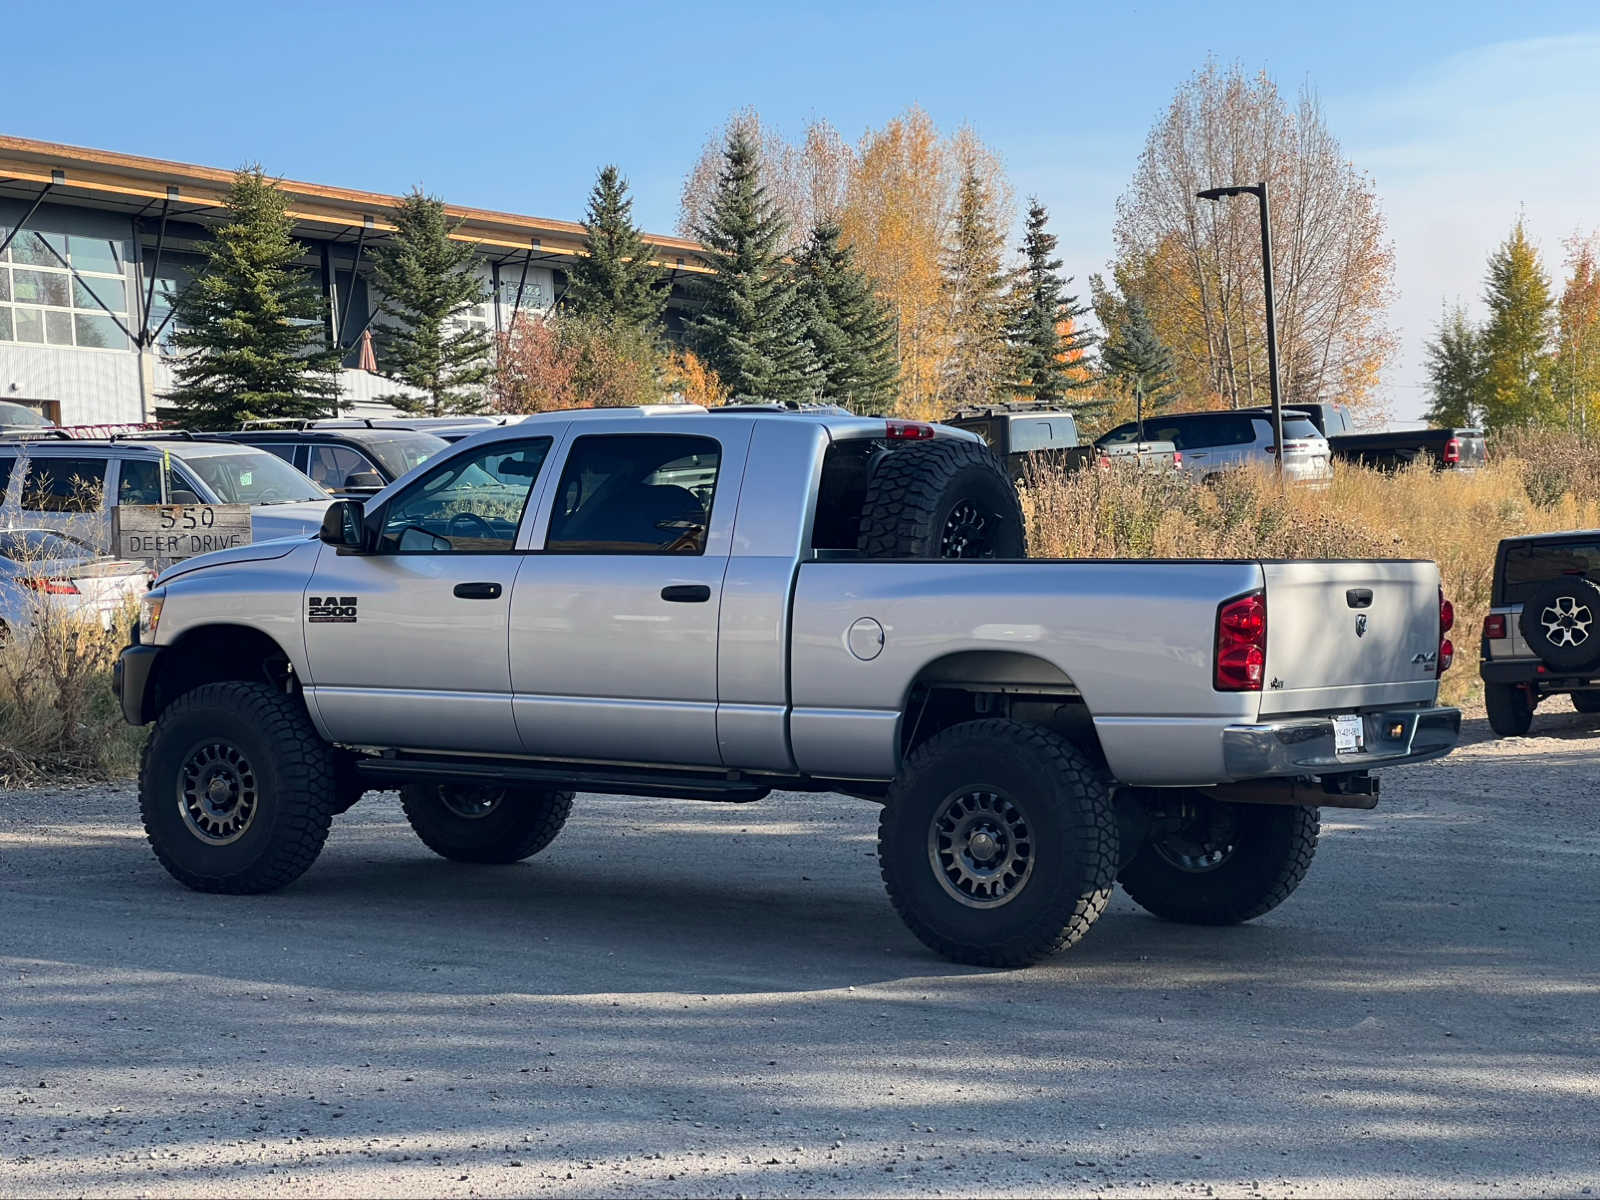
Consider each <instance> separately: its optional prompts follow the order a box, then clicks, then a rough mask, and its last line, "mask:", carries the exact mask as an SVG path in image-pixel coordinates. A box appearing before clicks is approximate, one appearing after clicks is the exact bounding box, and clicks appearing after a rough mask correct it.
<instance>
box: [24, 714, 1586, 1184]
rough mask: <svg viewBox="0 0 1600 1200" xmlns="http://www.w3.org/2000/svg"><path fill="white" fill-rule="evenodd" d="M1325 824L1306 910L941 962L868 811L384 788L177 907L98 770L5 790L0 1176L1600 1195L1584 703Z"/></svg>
mask: <svg viewBox="0 0 1600 1200" xmlns="http://www.w3.org/2000/svg"><path fill="white" fill-rule="evenodd" d="M1469 728H1470V730H1471V736H1472V737H1473V738H1475V739H1477V740H1475V741H1474V742H1473V744H1470V745H1467V746H1466V747H1464V748H1463V749H1462V750H1461V751H1460V752H1458V753H1457V754H1456V755H1455V756H1454V757H1452V758H1450V759H1448V760H1445V761H1444V762H1441V763H1437V764H1431V765H1428V766H1424V767H1419V768H1414V769H1411V770H1408V771H1395V772H1391V773H1389V774H1388V775H1387V776H1386V781H1385V792H1384V804H1383V806H1382V807H1381V808H1380V809H1379V810H1378V811H1376V812H1373V813H1344V812H1339V811H1336V810H1325V812H1324V814H1323V831H1324V833H1323V842H1322V847H1321V852H1320V854H1319V856H1318V859H1317V862H1316V865H1315V866H1314V867H1313V868H1312V871H1311V874H1310V876H1309V878H1308V879H1307V881H1306V882H1305V884H1304V885H1302V887H1301V888H1300V891H1299V892H1298V894H1296V895H1295V897H1294V898H1293V899H1291V900H1290V901H1289V903H1287V904H1286V905H1285V906H1283V907H1282V908H1280V909H1279V910H1278V911H1276V912H1274V913H1272V914H1270V915H1269V916H1267V917H1265V918H1263V919H1262V920H1259V921H1257V922H1255V923H1254V924H1251V925H1247V926H1242V927H1239V928H1235V929H1220V930H1210V929H1190V928H1184V927H1181V926H1176V925H1168V924H1164V923H1162V922H1160V921H1157V920H1154V919H1152V918H1150V917H1148V916H1146V915H1144V914H1143V913H1142V912H1141V911H1140V910H1138V909H1137V908H1135V906H1134V905H1133V904H1132V903H1131V902H1130V901H1129V900H1127V898H1126V897H1124V896H1121V895H1120V894H1119V895H1118V897H1117V898H1116V899H1115V900H1113V902H1112V905H1111V908H1110V910H1109V911H1108V912H1107V914H1106V915H1105V917H1103V918H1102V919H1101V921H1100V923H1099V925H1098V926H1097V927H1096V929H1095V930H1094V931H1093V932H1092V933H1091V934H1090V936H1089V937H1088V939H1087V940H1086V941H1085V942H1084V943H1083V944H1082V945H1081V946H1079V947H1078V948H1076V949H1075V950H1072V951H1069V952H1068V953H1067V954H1065V955H1063V956H1061V957H1059V958H1056V959H1054V960H1052V961H1051V962H1050V963H1049V964H1047V965H1045V966H1042V967H1038V968H1035V969H1033V970H1029V971H1016V972H1013V971H983V970H976V969H969V968H962V967H955V966H951V965H950V964H948V963H945V962H943V961H941V960H939V959H937V958H934V957H933V956H931V955H930V954H928V953H927V952H926V951H924V950H923V948H922V947H921V946H920V945H919V944H918V943H917V942H915V941H914V940H913V939H912V938H911V936H910V935H909V934H908V933H906V932H905V930H904V929H903V928H902V927H901V925H900V923H899V921H898V920H897V919H896V917H895V916H894V913H893V912H892V911H891V909H890V907H889V904H888V902H887V900H886V899H885V898H884V895H883V891H882V887H881V885H880V883H879V880H878V873H877V865H876V861H875V858H874V852H873V832H874V826H875V821H876V809H875V808H874V807H873V806H871V805H869V804H864V803H861V802H858V801H852V800H847V799H843V798H840V797H833V796H829V797H813V796H799V795H785V796H774V797H772V798H770V799H769V800H767V801H765V802H763V803H761V804H758V805H754V806H749V807H734V806H722V805H712V804H693V803H681V802H657V801H648V800H631V799H624V798H617V797H597V796H584V797H580V799H579V802H578V807H577V809H576V810H575V812H574V816H573V820H572V822H571V824H569V826H568V827H567V830H566V832H565V833H564V834H563V835H562V836H561V838H559V839H558V840H557V841H556V843H555V844H554V846H552V847H551V849H550V850H548V851H547V852H546V853H545V854H544V855H542V856H540V857H539V858H537V859H535V860H533V861H532V862H530V863H525V864H522V865H520V866H516V867H510V868H488V867H476V868H470V867H463V866H457V865H454V864H451V863H447V862H445V861H443V860H441V859H438V858H435V857H433V856H432V855H431V854H429V853H428V852H427V851H426V850H425V849H424V848H423V846H422V845H421V843H419V842H418V841H417V840H416V839H415V838H414V837H413V836H412V835H411V833H410V831H409V829H408V828H407V826H406V825H405V822H404V819H403V817H402V816H401V813H400V808H399V804H398V802H397V801H396V799H395V797H394V796H392V795H379V796H371V797H368V799H367V800H366V801H365V802H364V803H363V804H361V805H360V806H358V807H357V808H356V809H355V810H353V811H352V812H350V813H348V814H346V815H344V816H342V817H340V818H338V819H337V820H336V821H335V824H334V829H333V835H332V837H331V838H330V840H329V843H328V848H327V850H326V851H325V852H324V854H323V856H322V858H321V860H320V861H319V862H318V863H317V864H316V866H315V867H313V868H312V870H311V871H310V872H309V873H308V874H307V875H306V876H305V877H304V878H303V879H302V880H301V881H300V882H299V883H298V884H296V885H295V886H294V887H292V888H290V889H289V890H287V891H286V892H283V893H281V894H279V895H275V896H262V897H241V898H233V897H217V896H200V895H196V894H192V893H189V892H187V891H185V890H183V889H182V888H181V887H179V886H178V885H177V884H176V883H174V882H173V881H172V880H171V879H169V878H168V877H167V875H166V874H165V873H164V872H163V871H162V870H161V869H160V867H159V866H158V865H157V864H156V862H155V860H154V858H153V857H152V856H151V855H150V853H149V850H148V849H147V847H146V846H145V843H144V839H143V835H142V833H141V831H140V829H139V825H138V820H137V817H136V815H135V803H134V798H133V794H132V792H131V790H130V789H128V788H125V787H116V788H105V787H97V788H80V789H67V790H59V791H38V792H11V793H0V1194H4V1195H56V1194H62V1195H68V1194H76V1195H85V1194H86V1195H152V1196H164V1195H245V1194H248V1195H286V1196H287V1195H294V1196H322V1195H328V1196H334V1195H338V1196H344V1195H355V1194H377V1195H382V1194H390V1195H417V1194H433V1195H448V1196H455V1195H461V1196H467V1195H510V1194H532V1195H591V1194H605V1195H617V1196H673V1195H718V1196H733V1195H738V1194H743V1195H745V1196H757V1195H764V1194H801V1195H829V1194H844V1195H855V1196H862V1195H873V1196H875V1195H886V1196H887V1195H906V1194H934V1195H940V1194H946V1195H973V1194H984V1195H1001V1194H1005V1195H1012V1194H1015V1195H1030V1194H1041V1195H1042V1194H1084V1195H1107V1196H1137V1195H1155V1194H1162V1195H1165V1194H1174V1193H1176V1194H1180V1195H1186V1196H1206V1195H1212V1194H1215V1195H1257V1194H1259V1195H1267V1196H1280V1195H1451V1196H1462V1195H1464V1196H1473V1195H1505V1194H1513V1193H1514V1194H1520V1195H1572V1196H1581V1195H1589V1194H1593V1193H1600V1167H1597V1160H1600V950H1597V946H1600V938H1597V936H1596V935H1597V931H1600V886H1597V884H1600V822H1597V821H1596V809H1597V804H1600V732H1597V731H1600V724H1597V722H1596V721H1595V719H1593V718H1579V717H1576V716H1570V715H1569V716H1555V717H1548V718H1547V717H1545V716H1544V714H1543V713H1541V716H1540V719H1539V721H1538V723H1537V725H1536V732H1538V733H1539V734H1540V735H1541V736H1537V737H1533V738H1526V739H1513V740H1510V741H1502V742H1492V741H1488V740H1484V739H1486V737H1487V734H1486V731H1485V730H1484V729H1483V723H1482V721H1481V720H1476V721H1473V722H1471V723H1470V726H1469Z"/></svg>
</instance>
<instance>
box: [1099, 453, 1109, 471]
mask: <svg viewBox="0 0 1600 1200" xmlns="http://www.w3.org/2000/svg"><path fill="white" fill-rule="evenodd" d="M1100 465H1101V466H1102V467H1107V468H1109V467H1110V466H1111V456H1110V455H1109V454H1102V455H1101V456H1100Z"/></svg>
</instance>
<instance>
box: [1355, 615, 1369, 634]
mask: <svg viewBox="0 0 1600 1200" xmlns="http://www.w3.org/2000/svg"><path fill="white" fill-rule="evenodd" d="M1356 636H1357V637H1366V636H1367V614H1366V613H1357V614H1356Z"/></svg>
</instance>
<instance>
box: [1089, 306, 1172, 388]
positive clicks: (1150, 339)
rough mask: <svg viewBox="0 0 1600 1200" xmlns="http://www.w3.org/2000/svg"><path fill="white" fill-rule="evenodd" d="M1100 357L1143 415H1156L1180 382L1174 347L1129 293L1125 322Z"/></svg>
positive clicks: (1124, 310)
mask: <svg viewBox="0 0 1600 1200" xmlns="http://www.w3.org/2000/svg"><path fill="white" fill-rule="evenodd" d="M1100 357H1101V361H1102V362H1103V363H1104V364H1105V368H1106V372H1107V374H1109V375H1111V376H1112V378H1114V379H1117V380H1119V381H1120V382H1122V383H1123V384H1125V385H1126V386H1127V388H1128V390H1129V391H1130V392H1132V393H1133V398H1134V404H1135V406H1136V412H1137V414H1138V416H1139V417H1140V419H1143V418H1144V417H1149V416H1153V415H1155V414H1156V413H1158V412H1160V411H1161V410H1162V409H1163V408H1165V407H1166V405H1167V404H1168V403H1169V402H1170V401H1171V399H1172V395H1173V392H1174V390H1175V389H1176V388H1177V383H1178V380H1177V372H1176V370H1175V364H1174V362H1173V358H1172V351H1171V350H1169V349H1168V348H1167V347H1166V346H1165V345H1163V344H1162V341H1161V339H1160V338H1159V337H1157V336H1156V330H1155V326H1154V325H1152V324H1151V323H1150V314H1149V312H1147V311H1146V309H1145V306H1144V302H1143V301H1141V300H1140V299H1139V298H1138V297H1137V296H1130V297H1128V300H1127V302H1126V303H1125V304H1124V306H1123V318H1122V324H1121V325H1119V326H1118V327H1117V331H1116V333H1115V334H1114V335H1113V336H1112V337H1111V338H1110V340H1108V341H1107V342H1106V346H1105V350H1104V352H1103V353H1102V354H1101V356H1100Z"/></svg>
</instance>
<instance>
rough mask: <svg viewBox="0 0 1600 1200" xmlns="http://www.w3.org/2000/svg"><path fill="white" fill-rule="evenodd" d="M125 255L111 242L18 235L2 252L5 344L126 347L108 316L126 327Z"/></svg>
mask: <svg viewBox="0 0 1600 1200" xmlns="http://www.w3.org/2000/svg"><path fill="white" fill-rule="evenodd" d="M126 258H127V250H126V247H125V246H124V244H123V243H122V242H120V241H117V240H114V239H111V238H91V237H80V236H78V235H77V234H71V235H68V234H62V233H39V232H37V231H35V230H32V229H24V230H21V231H20V232H18V234H17V236H16V237H15V238H13V239H12V242H11V245H10V246H9V247H8V248H7V249H6V251H5V252H4V253H3V254H0V341H6V342H29V343H32V344H34V345H49V346H78V347H80V348H83V349H94V350H126V349H127V348H128V338H127V335H126V334H124V333H123V331H122V330H121V329H119V328H118V327H117V322H116V321H115V320H113V319H112V318H111V317H110V316H108V315H107V309H109V310H110V311H111V312H112V313H115V314H116V316H117V317H118V318H120V319H121V320H122V323H123V324H124V325H126V324H127V323H128V285H127V280H126V278H125V275H124V271H125V263H126ZM63 262H65V263H67V264H70V266H71V268H73V269H75V270H76V271H77V273H78V277H77V278H74V277H73V271H72V270H70V269H69V268H68V267H67V266H64V265H63ZM97 300H98V301H99V303H96V301H97ZM101 305H104V307H101Z"/></svg>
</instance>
